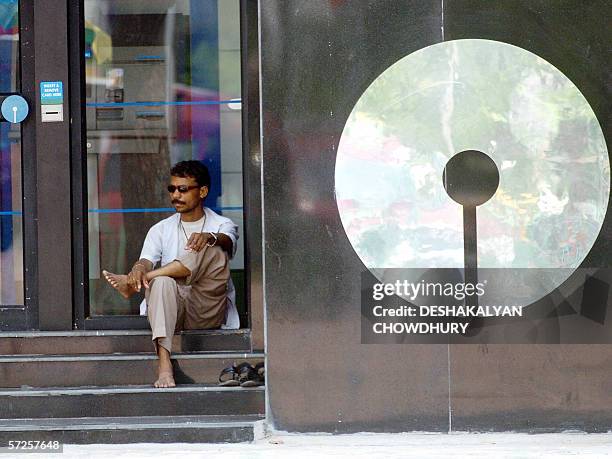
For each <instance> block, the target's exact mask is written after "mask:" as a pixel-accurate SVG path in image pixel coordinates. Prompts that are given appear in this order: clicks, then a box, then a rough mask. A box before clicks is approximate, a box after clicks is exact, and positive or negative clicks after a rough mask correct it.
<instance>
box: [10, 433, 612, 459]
mask: <svg viewBox="0 0 612 459" xmlns="http://www.w3.org/2000/svg"><path fill="white" fill-rule="evenodd" d="M608 456H612V433H605V434H584V433H562V434H534V435H529V434H516V433H483V434H472V433H453V434H440V433H403V434H368V433H363V434H352V435H328V434H312V435H302V434H300V435H297V434H275V435H272V436H271V437H269V438H265V439H262V440H258V441H256V442H254V443H242V444H198V445H194V444H150V443H147V444H128V445H87V446H78V445H74V446H72V445H67V446H65V447H64V454H63V455H58V456H56V457H57V458H58V459H60V458H62V459H63V458H68V457H69V458H82V459H94V458H109V457H112V458H113V459H119V458H149V457H163V458H164V459H170V458H177V459H186V458H214V459H216V458H222V459H232V458H248V459H270V458H288V457H290V458H292V459H293V458H308V459H312V458H319V457H334V458H340V457H347V458H351V459H358V458H368V459H387V458H393V457H415V458H419V459H422V458H446V457H453V458H462V457H469V458H487V459H491V458H525V459H531V458H533V459H535V458H542V457H576V458H580V459H582V458H600V457H608ZM28 457H39V455H38V454H35V455H28ZM47 457H49V456H47ZM0 459H1V457H0Z"/></svg>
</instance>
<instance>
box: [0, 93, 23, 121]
mask: <svg viewBox="0 0 612 459" xmlns="http://www.w3.org/2000/svg"><path fill="white" fill-rule="evenodd" d="M29 111H30V109H29V108H28V103H27V102H26V100H25V99H24V98H23V97H21V96H17V95H12V96H8V97H7V98H6V99H4V100H3V101H2V116H3V117H4V119H5V120H7V121H8V122H9V123H21V122H22V121H23V120H25V119H26V116H28V112H29Z"/></svg>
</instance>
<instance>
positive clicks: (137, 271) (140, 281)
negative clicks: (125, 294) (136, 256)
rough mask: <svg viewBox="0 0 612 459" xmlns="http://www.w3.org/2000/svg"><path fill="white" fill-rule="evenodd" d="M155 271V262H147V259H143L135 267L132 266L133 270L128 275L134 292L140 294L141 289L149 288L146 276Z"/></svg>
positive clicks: (128, 280)
mask: <svg viewBox="0 0 612 459" xmlns="http://www.w3.org/2000/svg"><path fill="white" fill-rule="evenodd" d="M152 269H153V262H152V261H149V260H147V259H146V258H141V259H140V260H138V261H137V262H136V263H134V266H132V270H131V271H130V272H129V273H128V275H127V282H128V284H129V285H130V287H132V288H133V289H134V290H136V291H137V292H140V289H141V288H142V286H143V285H144V286H145V287H146V288H149V283H148V282H147V279H146V274H147V273H148V272H149V271H151V270H152Z"/></svg>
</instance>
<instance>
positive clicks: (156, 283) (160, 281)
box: [149, 276, 176, 290]
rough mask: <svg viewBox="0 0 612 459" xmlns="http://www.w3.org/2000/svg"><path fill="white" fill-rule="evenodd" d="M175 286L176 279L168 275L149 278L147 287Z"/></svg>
mask: <svg viewBox="0 0 612 459" xmlns="http://www.w3.org/2000/svg"><path fill="white" fill-rule="evenodd" d="M175 286H176V281H175V280H174V279H173V278H171V277H169V276H157V277H155V278H153V279H151V281H150V282H149V288H150V289H151V290H152V289H154V288H155V289H159V288H168V287H172V288H174V287H175Z"/></svg>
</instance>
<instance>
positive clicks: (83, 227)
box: [68, 0, 264, 350]
mask: <svg viewBox="0 0 612 459" xmlns="http://www.w3.org/2000/svg"><path fill="white" fill-rule="evenodd" d="M239 1H240V33H241V37H240V40H241V68H242V76H241V85H242V152H243V155H242V156H243V203H244V204H243V206H244V234H243V235H242V237H244V241H245V246H244V247H245V275H246V284H245V285H246V292H245V299H246V302H247V308H248V311H249V323H248V324H243V325H245V326H246V327H248V328H250V329H251V336H252V347H253V348H254V349H258V350H263V348H264V343H263V339H264V338H263V337H264V331H263V327H264V324H263V317H264V314H263V307H264V306H263V283H262V282H261V279H262V277H263V274H262V273H263V269H262V226H261V221H262V211H261V173H262V165H261V150H260V141H259V138H260V126H259V125H260V115H259V110H260V106H259V65H258V64H259V45H258V2H257V0H239ZM68 12H69V13H68V30H69V41H68V44H69V56H70V59H69V61H70V87H71V89H72V91H71V97H70V113H71V117H72V129H71V132H70V158H71V164H72V167H71V183H72V209H71V212H72V227H71V230H72V234H73V237H72V253H73V254H74V259H73V260H74V261H73V270H72V285H73V288H74V290H73V306H74V324H73V326H74V329H86V330H89V329H91V330H105V329H106V330H108V329H113V330H119V329H147V328H149V325H148V321H147V318H146V317H144V316H136V315H130V316H100V317H90V316H89V276H88V270H89V269H88V268H89V260H88V246H89V241H88V227H87V221H88V220H87V216H88V215H87V214H88V205H87V204H88V203H87V159H86V158H87V157H86V153H84V152H86V151H87V148H86V142H87V139H86V133H87V126H86V119H85V90H86V88H85V56H84V53H83V52H82V50H84V49H85V36H84V32H85V24H84V2H83V0H70V1H69V8H68Z"/></svg>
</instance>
